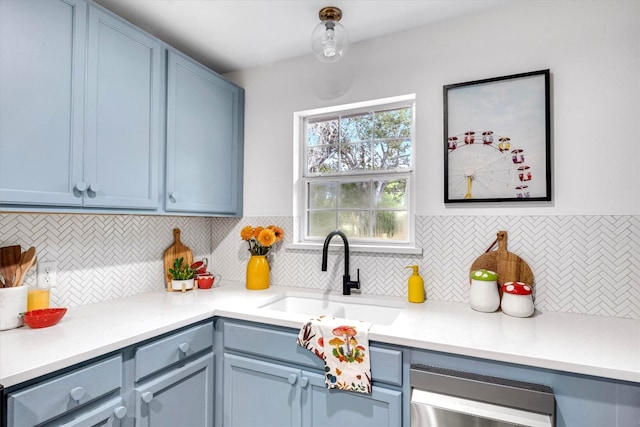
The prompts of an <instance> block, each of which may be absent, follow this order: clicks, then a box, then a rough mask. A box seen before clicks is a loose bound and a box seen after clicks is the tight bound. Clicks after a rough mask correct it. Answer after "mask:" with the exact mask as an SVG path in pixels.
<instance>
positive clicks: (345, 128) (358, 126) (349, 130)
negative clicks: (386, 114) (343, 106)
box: [340, 113, 373, 143]
mask: <svg viewBox="0 0 640 427" xmlns="http://www.w3.org/2000/svg"><path fill="white" fill-rule="evenodd" d="M372 127H373V119H372V117H371V113H366V114H358V115H355V116H347V117H343V118H342V120H340V131H341V132H342V134H341V140H340V142H343V143H346V142H358V141H368V140H370V139H371V134H372Z"/></svg>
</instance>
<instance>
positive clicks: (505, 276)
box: [469, 231, 533, 287]
mask: <svg viewBox="0 0 640 427" xmlns="http://www.w3.org/2000/svg"><path fill="white" fill-rule="evenodd" d="M496 243H497V244H498V249H497V250H495V251H492V250H491V249H493V247H494V246H495V245H496ZM481 268H485V269H487V270H492V271H495V272H496V273H498V284H499V285H500V286H502V284H503V283H506V282H523V283H526V284H527V285H530V286H532V287H533V273H532V272H531V268H529V264H527V263H526V262H525V261H524V260H523V259H522V258H520V257H519V256H518V255H516V254H514V253H511V252H509V251H507V232H506V231H499V232H498V237H497V238H496V241H495V242H493V244H492V245H491V246H490V247H489V249H487V251H486V252H485V253H484V254H482V255H480V256H479V257H478V258H476V260H475V261H474V262H473V264H471V269H470V270H469V274H471V272H472V271H474V270H479V269H481ZM469 282H471V279H469Z"/></svg>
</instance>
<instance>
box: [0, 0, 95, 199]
mask: <svg viewBox="0 0 640 427" xmlns="http://www.w3.org/2000/svg"><path fill="white" fill-rule="evenodd" d="M85 23H86V5H85V3H84V2H83V1H79V0H78V1H76V0H29V1H20V0H2V1H0V204H22V205H25V204H39V205H65V206H79V205H80V204H81V203H82V193H80V192H76V193H77V194H75V195H74V187H75V186H76V184H80V186H82V156H83V153H82V145H83V113H84V107H83V99H84V72H85V68H84V63H85V54H84V52H85V39H86V24H85Z"/></svg>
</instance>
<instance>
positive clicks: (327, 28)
mask: <svg viewBox="0 0 640 427" xmlns="http://www.w3.org/2000/svg"><path fill="white" fill-rule="evenodd" d="M348 46H349V36H348V34H347V30H345V28H344V27H343V26H342V24H340V23H339V22H338V21H331V20H327V21H322V22H321V23H319V24H318V25H317V26H316V28H314V30H313V33H311V49H312V50H313V53H315V54H316V56H317V57H318V59H319V60H320V61H322V62H337V61H339V60H340V59H341V58H342V57H343V56H344V54H345V53H346V52H347V47H348Z"/></svg>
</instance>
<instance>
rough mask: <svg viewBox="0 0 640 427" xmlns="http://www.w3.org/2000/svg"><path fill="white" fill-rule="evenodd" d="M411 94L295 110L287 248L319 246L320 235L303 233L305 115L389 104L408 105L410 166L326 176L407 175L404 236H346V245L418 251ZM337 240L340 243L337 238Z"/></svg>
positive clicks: (319, 116) (351, 111)
mask: <svg viewBox="0 0 640 427" xmlns="http://www.w3.org/2000/svg"><path fill="white" fill-rule="evenodd" d="M415 98H416V97H415V94H409V95H402V96H395V97H390V98H383V99H377V100H372V101H364V102H357V103H352V104H345V105H338V106H332V107H325V108H318V109H313V110H306V111H298V112H295V113H293V187H294V191H293V199H294V200H293V219H294V233H293V234H294V235H293V242H292V243H290V244H288V245H287V248H289V249H304V250H309V249H310V250H321V249H322V246H323V243H324V238H317V237H316V238H307V237H306V231H305V230H306V221H307V218H306V206H307V193H306V183H307V179H306V176H305V173H306V168H307V164H306V156H305V152H306V145H305V144H306V123H307V121H308V120H309V119H314V120H316V119H320V120H321V119H323V117H327V118H330V117H335V116H336V114H341V115H342V114H344V115H348V114H354V113H358V112H366V111H370V110H372V109H373V110H383V109H391V108H401V107H411V109H412V112H413V114H412V123H411V167H410V168H409V169H403V170H402V171H370V170H367V171H362V172H360V171H354V172H353V173H345V174H339V175H338V174H336V175H333V174H331V175H327V176H326V177H327V178H328V179H333V178H337V179H338V180H339V181H348V180H352V179H356V178H362V179H366V178H370V177H372V176H374V177H378V178H380V177H385V176H387V177H393V176H406V177H407V239H406V240H403V241H392V240H375V241H366V242H365V241H357V240H354V241H353V242H352V241H351V239H350V240H349V249H350V250H352V251H354V252H376V253H406V254H422V248H416V246H415V169H416V161H415V159H416V135H415V117H416V105H415V104H416V103H415ZM340 244H342V243H341V242H340Z"/></svg>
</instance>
